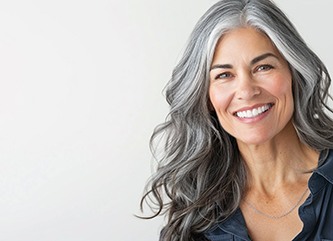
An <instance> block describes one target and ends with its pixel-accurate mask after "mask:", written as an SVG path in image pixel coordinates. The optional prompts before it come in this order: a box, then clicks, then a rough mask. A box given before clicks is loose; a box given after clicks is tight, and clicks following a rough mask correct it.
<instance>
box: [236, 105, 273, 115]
mask: <svg viewBox="0 0 333 241" xmlns="http://www.w3.org/2000/svg"><path fill="white" fill-rule="evenodd" d="M265 105H271V106H273V105H274V103H271V102H269V103H261V104H255V105H252V106H246V107H243V108H241V109H238V110H236V111H234V112H233V115H236V113H237V112H241V111H247V110H253V109H256V108H259V107H262V106H265Z"/></svg>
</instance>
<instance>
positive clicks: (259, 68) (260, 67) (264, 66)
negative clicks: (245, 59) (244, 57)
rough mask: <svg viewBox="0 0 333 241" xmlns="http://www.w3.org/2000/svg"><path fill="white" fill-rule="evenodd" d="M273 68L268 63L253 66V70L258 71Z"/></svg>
mask: <svg viewBox="0 0 333 241" xmlns="http://www.w3.org/2000/svg"><path fill="white" fill-rule="evenodd" d="M271 69H273V66H272V65H270V64H263V65H259V66H258V67H256V68H255V72H258V71H268V70H271Z"/></svg>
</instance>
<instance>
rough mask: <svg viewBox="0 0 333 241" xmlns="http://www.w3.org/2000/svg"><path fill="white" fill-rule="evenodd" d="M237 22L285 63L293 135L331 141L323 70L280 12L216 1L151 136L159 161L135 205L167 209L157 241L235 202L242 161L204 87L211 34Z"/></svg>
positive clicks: (208, 221) (258, 4)
mask: <svg viewBox="0 0 333 241" xmlns="http://www.w3.org/2000/svg"><path fill="white" fill-rule="evenodd" d="M240 27H253V28H255V29H257V30H258V31H261V32H263V33H265V34H266V35H267V36H268V37H269V38H270V40H271V41H272V43H273V44H274V45H275V46H276V48H277V49H278V50H279V51H280V53H281V54H282V55H283V56H284V58H285V59H286V60H287V62H288V63H289V66H290V69H291V73H292V78H293V95H294V105H295V106H294V110H295V111H294V114H293V124H294V127H295V129H296V131H297V134H298V136H299V138H300V140H301V141H302V142H303V143H305V144H307V145H308V146H310V147H311V148H313V149H315V150H318V151H321V150H323V149H326V148H332V147H333V131H332V127H333V121H332V119H331V118H330V117H329V115H328V113H327V111H331V110H330V108H329V107H328V106H327V104H326V101H327V98H328V97H329V86H330V82H331V79H330V76H329V73H328V71H327V69H326V67H325V66H324V64H323V63H322V61H321V60H320V59H319V58H318V57H317V55H316V54H315V53H313V52H312V51H311V50H310V49H309V47H308V46H307V45H306V44H305V42H304V41H303V40H302V38H301V36H300V35H299V34H298V33H297V31H296V29H295V28H294V26H293V25H292V23H291V22H290V21H289V20H288V18H287V17H286V16H285V14H284V13H283V12H282V11H281V10H280V9H279V8H278V7H277V6H276V5H275V4H274V3H272V2H271V1H269V0H222V1H219V2H217V3H216V4H215V5H213V6H212V7H211V8H210V9H209V10H208V11H207V12H206V13H205V14H204V15H203V16H202V17H201V19H200V20H199V22H198V23H197V25H196V26H195V28H194V30H193V32H192V34H191V36H190V39H189V42H188V45H187V48H186V49H185V51H184V54H183V57H182V58H181V60H180V61H179V63H178V65H177V66H176V67H175V69H174V71H173V74H172V78H171V80H170V81H169V83H168V85H167V88H166V99H167V101H168V103H169V105H170V113H169V115H168V117H167V119H166V121H165V123H163V124H161V125H159V126H158V127H157V128H156V129H155V131H154V133H153V135H152V137H151V147H152V152H153V154H154V155H156V157H157V156H159V157H157V159H158V163H159V164H158V168H157V171H156V173H155V174H154V175H153V177H152V178H151V179H150V182H149V183H148V185H147V187H146V188H147V189H146V190H147V192H146V194H145V195H144V197H143V198H142V200H141V207H142V206H143V204H144V203H145V201H147V202H148V203H150V207H151V208H152V209H153V210H154V211H155V215H154V216H157V215H160V214H167V217H168V219H167V223H166V225H165V227H164V229H163V232H162V235H161V240H163V241H176V240H181V241H185V240H186V241H188V240H194V239H195V236H196V235H197V234H200V233H202V232H204V231H205V230H207V229H208V228H209V227H211V226H212V225H213V224H214V223H216V222H217V221H222V220H225V219H226V218H227V217H229V216H230V215H231V214H232V213H233V212H235V210H236V209H237V208H238V207H239V204H240V201H241V198H242V195H243V191H244V189H245V185H246V179H247V175H246V169H245V165H244V163H243V161H242V159H241V157H240V154H239V151H238V147H237V144H236V141H235V139H234V138H233V137H232V136H230V135H229V134H228V133H226V132H225V131H224V130H223V128H222V127H221V126H220V124H219V122H218V120H217V117H216V113H215V112H214V111H213V110H212V108H211V104H210V100H209V96H208V88H209V69H210V66H211V62H212V58H213V55H214V51H215V47H216V44H217V42H218V40H219V39H220V38H221V36H223V34H225V33H226V32H228V31H230V30H231V29H235V28H240ZM156 140H159V143H161V141H162V143H163V154H162V156H161V155H158V154H157V153H156V152H155V150H157V149H158V148H157V147H158V146H159V145H156ZM154 207H155V209H154ZM156 208H157V209H156ZM154 216H153V217H154Z"/></svg>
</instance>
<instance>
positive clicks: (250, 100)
mask: <svg viewBox="0 0 333 241" xmlns="http://www.w3.org/2000/svg"><path fill="white" fill-rule="evenodd" d="M291 82H292V81H291V72H290V69H289V66H288V63H287V61H286V60H285V59H284V58H283V57H282V56H281V54H280V53H279V51H278V50H277V49H276V48H275V47H274V46H273V44H272V42H271V41H270V40H269V38H268V37H267V36H265V35H264V34H263V33H261V32H259V31H257V30H255V29H253V28H238V29H235V30H233V31H231V32H229V33H228V34H226V35H225V36H223V38H221V39H220V41H219V43H218V44H217V46H216V49H215V55H214V58H213V62H212V68H211V71H210V87H209V97H210V101H211V103H212V105H213V107H214V110H215V111H216V114H217V116H218V119H219V122H220V123H221V125H222V127H223V129H224V130H225V131H227V132H228V133H229V134H230V135H232V136H233V137H235V138H236V140H237V142H238V145H240V144H241V143H244V144H262V143H265V142H266V141H268V140H270V139H271V140H273V138H274V137H275V135H277V134H282V136H286V137H287V136H289V133H285V131H282V130H283V129H284V127H285V126H286V125H287V124H288V123H290V124H291V118H292V114H293V110H294V102H293V96H292V84H291ZM285 134H287V135H285ZM295 134H296V133H295Z"/></svg>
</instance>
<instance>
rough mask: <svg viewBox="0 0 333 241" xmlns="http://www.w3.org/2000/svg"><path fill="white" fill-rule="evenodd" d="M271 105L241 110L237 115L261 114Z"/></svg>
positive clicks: (248, 116)
mask: <svg viewBox="0 0 333 241" xmlns="http://www.w3.org/2000/svg"><path fill="white" fill-rule="evenodd" d="M270 107H271V105H270V104H267V105H264V106H261V107H258V108H255V109H252V110H246V111H239V112H237V113H236V115H237V116H238V117H240V118H252V117H256V116H258V115H260V114H261V113H263V112H265V111H267V110H268V109H269V108H270Z"/></svg>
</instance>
